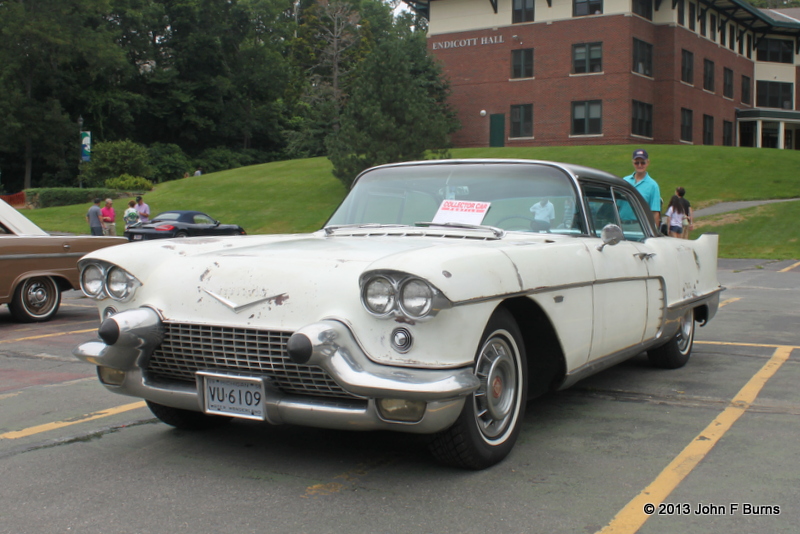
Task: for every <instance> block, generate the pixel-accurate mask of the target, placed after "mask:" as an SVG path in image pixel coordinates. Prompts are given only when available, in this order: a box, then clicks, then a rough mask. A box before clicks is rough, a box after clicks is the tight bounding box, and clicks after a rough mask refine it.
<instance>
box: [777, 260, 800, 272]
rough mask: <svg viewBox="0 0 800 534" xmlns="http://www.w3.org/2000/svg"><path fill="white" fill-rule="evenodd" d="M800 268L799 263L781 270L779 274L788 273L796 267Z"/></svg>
mask: <svg viewBox="0 0 800 534" xmlns="http://www.w3.org/2000/svg"><path fill="white" fill-rule="evenodd" d="M798 266H800V261H798V262H797V263H795V264H794V265H790V266H788V267H786V268H785V269H781V270H780V271H778V272H779V273H787V272H789V271H791V270H792V269H794V268H795V267H798Z"/></svg>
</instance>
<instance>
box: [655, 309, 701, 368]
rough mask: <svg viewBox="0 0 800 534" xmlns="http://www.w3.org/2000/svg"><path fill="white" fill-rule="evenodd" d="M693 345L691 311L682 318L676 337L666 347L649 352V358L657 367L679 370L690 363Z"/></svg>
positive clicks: (692, 312)
mask: <svg viewBox="0 0 800 534" xmlns="http://www.w3.org/2000/svg"><path fill="white" fill-rule="evenodd" d="M693 344H694V310H689V311H687V312H686V313H684V314H683V317H681V318H680V326H679V327H678V332H677V333H676V334H675V336H674V337H673V338H672V339H670V340H669V341H667V342H666V343H665V344H664V345H661V346H660V347H656V348H654V349H650V350H648V351H647V358H648V359H649V360H650V363H652V364H653V365H655V366H656V367H661V368H663V369H678V368H679V367H683V366H684V365H686V362H688V361H689V356H691V355H692V345H693Z"/></svg>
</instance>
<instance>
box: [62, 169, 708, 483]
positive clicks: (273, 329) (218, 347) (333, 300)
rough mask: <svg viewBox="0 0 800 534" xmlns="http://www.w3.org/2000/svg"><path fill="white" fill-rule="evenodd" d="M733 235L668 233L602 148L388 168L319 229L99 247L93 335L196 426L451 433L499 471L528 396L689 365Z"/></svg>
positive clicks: (111, 375) (371, 173)
mask: <svg viewBox="0 0 800 534" xmlns="http://www.w3.org/2000/svg"><path fill="white" fill-rule="evenodd" d="M537 203H539V204H541V205H542V206H547V204H548V203H549V204H552V207H553V209H552V210H550V209H533V210H532V208H533V207H534V205H536V204H537ZM620 213H622V216H620ZM537 217H538V218H537ZM717 243H718V238H717V236H716V235H714V234H705V235H703V236H702V237H700V238H699V239H697V240H693V241H689V240H681V239H674V238H670V237H664V236H661V235H660V234H659V233H658V231H657V230H656V228H655V225H654V222H653V219H652V215H651V213H650V212H649V210H648V209H647V208H646V207H645V203H644V201H643V199H642V198H641V196H640V195H639V194H638V193H637V192H636V191H635V190H634V189H633V188H631V187H630V186H629V185H628V184H627V183H625V182H624V181H622V180H620V179H619V178H617V177H614V176H612V175H610V174H608V173H605V172H602V171H598V170H594V169H590V168H586V167H581V166H576V165H570V164H561V163H553V162H545V161H530V160H439V161H426V162H414V163H403V164H395V165H385V166H381V167H376V168H373V169H370V170H367V171H365V172H363V173H362V174H361V175H360V176H359V177H358V178H357V179H356V181H355V183H354V186H353V189H352V191H351V192H350V194H349V195H348V196H347V198H346V199H345V200H344V202H343V203H342V204H341V206H340V207H339V208H338V209H337V210H336V212H335V213H334V214H333V216H332V217H331V218H330V220H329V221H328V223H327V224H326V225H325V227H324V228H323V229H321V230H319V231H318V232H314V233H312V234H304V235H261V236H237V237H214V238H194V239H176V240H169V241H156V242H146V243H138V244H132V245H127V246H125V247H116V248H110V249H105V250H100V251H97V252H94V253H91V254H89V255H87V256H86V257H84V258H83V259H82V260H81V262H80V264H81V268H82V277H81V279H82V288H83V290H84V292H85V293H86V294H87V295H88V296H90V297H93V298H95V299H97V303H98V308H99V310H100V313H101V315H102V317H103V318H104V321H103V323H102V325H101V326H100V329H99V337H100V340H95V341H89V342H86V343H83V344H82V345H80V346H79V347H77V348H76V349H75V351H74V353H75V355H76V356H77V357H79V358H80V359H82V360H85V361H88V362H91V363H93V364H95V365H97V366H98V376H99V378H100V381H101V382H102V383H103V385H104V386H106V388H108V389H109V390H111V391H113V392H115V393H121V394H124V395H132V396H135V397H141V398H143V399H145V400H146V401H147V404H148V405H149V407H150V409H151V410H152V411H153V413H154V414H155V415H156V416H157V417H158V418H159V419H161V420H162V421H164V422H166V423H168V424H170V425H173V426H176V427H179V428H202V427H208V426H213V425H217V424H221V423H223V422H227V421H228V420H230V418H245V419H255V420H259V421H265V422H267V423H272V424H280V423H291V424H297V425H308V426H316V427H327V428H337V429H352V430H377V429H381V430H396V431H400V432H415V433H424V434H433V437H432V439H431V441H430V443H431V445H430V448H431V451H432V452H433V454H434V456H435V457H436V458H437V459H439V460H440V461H442V462H445V463H448V464H452V465H457V466H461V467H465V468H471V469H481V468H485V467H488V466H491V465H493V464H495V463H497V462H499V461H500V460H502V459H503V458H504V457H505V456H506V455H507V454H508V453H509V452H510V451H511V449H512V447H513V446H514V443H515V441H516V438H517V435H518V434H519V431H520V427H521V425H522V421H523V415H524V412H525V404H526V401H527V400H528V399H530V398H532V397H535V396H538V395H541V394H542V393H544V392H546V391H549V390H554V389H562V388H566V387H568V386H570V385H571V384H574V383H575V382H576V381H578V380H580V379H582V378H584V377H586V376H589V375H591V374H593V373H596V372H598V371H600V370H601V369H604V368H607V367H609V366H611V365H614V364H616V363H619V362H621V361H623V360H625V359H627V358H630V357H632V356H635V355H637V354H640V353H641V352H643V351H647V353H648V356H649V358H650V360H651V361H652V362H653V364H655V365H657V366H660V367H666V368H676V367H680V366H682V365H684V364H685V363H686V362H687V360H688V359H689V355H690V353H691V350H692V342H693V338H694V326H695V322H699V323H700V324H703V323H705V322H707V321H708V320H710V319H711V318H712V317H713V316H714V314H715V313H716V311H717V308H718V306H719V294H720V292H721V291H722V289H723V288H721V287H720V285H719V282H718V280H717Z"/></svg>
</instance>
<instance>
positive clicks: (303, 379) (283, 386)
mask: <svg viewBox="0 0 800 534" xmlns="http://www.w3.org/2000/svg"><path fill="white" fill-rule="evenodd" d="M164 327H165V328H166V332H165V336H164V341H163V342H162V343H161V345H160V346H159V347H158V348H157V349H156V350H155V352H154V353H153V355H152V357H151V358H150V362H149V363H148V365H147V372H148V375H149V376H151V377H153V378H160V379H165V380H179V381H183V382H192V383H194V382H195V372H196V371H226V372H240V373H242V374H245V375H248V376H264V377H268V378H269V379H270V383H271V385H272V386H273V387H276V388H278V389H280V390H281V391H283V392H285V393H293V394H300V395H312V396H323V397H337V398H345V399H352V398H356V397H355V396H354V395H351V394H350V393H347V392H346V391H345V390H343V389H342V388H341V387H339V386H338V385H337V384H336V382H334V380H333V379H332V378H331V377H330V375H328V373H327V372H325V371H324V370H323V369H322V368H320V367H317V366H310V365H297V364H295V363H292V361H291V360H289V357H288V355H287V353H286V343H287V342H288V341H289V337H290V336H291V335H292V332H274V331H266V330H254V329H248V328H232V327H227V326H213V325H199V324H179V323H164Z"/></svg>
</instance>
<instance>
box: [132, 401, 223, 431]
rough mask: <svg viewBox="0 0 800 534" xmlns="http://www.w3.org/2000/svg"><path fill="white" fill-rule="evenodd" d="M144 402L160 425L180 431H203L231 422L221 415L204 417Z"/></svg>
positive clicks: (187, 411)
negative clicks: (159, 421) (166, 425)
mask: <svg viewBox="0 0 800 534" xmlns="http://www.w3.org/2000/svg"><path fill="white" fill-rule="evenodd" d="M145 402H147V407H148V408H150V411H151V412H153V415H155V416H156V417H158V418H159V419H160V420H161V422H162V423H166V424H168V425H170V426H174V427H175V428H180V429H181V430H205V429H208V428H215V427H218V426H221V425H224V424H226V423H228V422H230V420H231V418H230V417H225V416H221V415H206V414H204V413H201V412H193V411H190V410H183V409H181V408H173V407H171V406H164V405H163V404H158V403H155V402H152V401H145Z"/></svg>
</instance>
